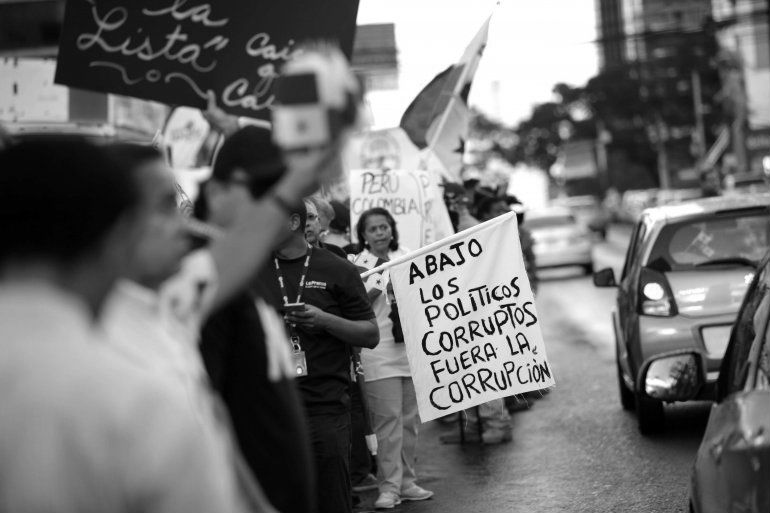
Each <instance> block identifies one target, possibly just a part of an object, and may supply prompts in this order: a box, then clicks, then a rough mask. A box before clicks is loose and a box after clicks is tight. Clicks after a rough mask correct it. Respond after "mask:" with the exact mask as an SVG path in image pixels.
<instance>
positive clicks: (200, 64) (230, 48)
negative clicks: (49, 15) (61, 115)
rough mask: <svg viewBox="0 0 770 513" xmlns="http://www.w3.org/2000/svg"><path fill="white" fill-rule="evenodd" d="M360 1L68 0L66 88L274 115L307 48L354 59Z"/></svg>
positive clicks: (62, 52) (63, 60) (63, 57)
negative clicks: (330, 46) (328, 45)
mask: <svg viewBox="0 0 770 513" xmlns="http://www.w3.org/2000/svg"><path fill="white" fill-rule="evenodd" d="M357 13H358V0H314V1H312V2H308V1H305V0H281V1H280V2H275V1H268V0H258V1H253V2H243V1H241V0H237V1H236V0H217V1H216V2H203V1H201V0H157V1H155V2H128V1H126V0H68V1H67V5H66V7H65V12H64V26H63V28H62V37H61V41H60V45H59V56H58V66H57V70H56V82H57V83H59V84H64V85H69V86H73V87H79V88H83V89H91V90H96V91H102V92H110V93H117V94H122V95H126V96H134V97H137V98H144V99H148V100H156V101H159V102H163V103H167V104H170V105H187V106H191V107H196V108H205V107H206V99H207V97H208V93H209V91H211V92H213V93H214V94H215V96H216V99H217V105H219V106H220V107H221V108H222V109H224V110H226V111H228V112H230V113H232V114H236V115H239V116H246V117H251V118H260V119H267V118H268V116H269V108H270V106H271V104H272V102H273V95H272V89H273V83H274V82H275V79H276V78H277V77H278V74H279V73H280V70H281V67H282V65H283V63H284V62H286V61H287V60H289V59H290V58H291V57H292V55H293V54H294V52H295V51H296V48H297V46H298V45H299V44H301V43H303V42H306V41H309V40H325V41H334V42H336V43H338V44H339V46H340V48H341V49H342V51H343V52H344V53H345V54H346V55H347V56H348V58H350V55H351V52H352V49H353V36H354V34H355V28H356V16H357Z"/></svg>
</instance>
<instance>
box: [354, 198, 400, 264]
mask: <svg viewBox="0 0 770 513" xmlns="http://www.w3.org/2000/svg"><path fill="white" fill-rule="evenodd" d="M370 216H385V219H387V220H388V224H389V225H390V232H391V234H392V235H393V239H392V240H391V241H390V245H389V246H388V248H390V250H391V251H395V250H397V249H398V229H397V228H396V220H395V219H394V218H393V215H391V213H390V212H389V211H388V210H387V209H384V208H382V207H374V208H370V209H369V210H365V211H364V212H363V213H362V214H361V217H359V218H358V222H357V223H356V236H357V237H358V252H359V253H360V252H362V251H363V250H364V248H365V247H366V243H365V241H364V231H365V230H366V219H367V218H368V217H370Z"/></svg>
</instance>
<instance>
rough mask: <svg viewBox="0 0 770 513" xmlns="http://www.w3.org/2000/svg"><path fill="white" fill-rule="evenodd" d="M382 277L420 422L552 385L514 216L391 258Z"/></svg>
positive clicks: (496, 220) (552, 380) (501, 218)
mask: <svg viewBox="0 0 770 513" xmlns="http://www.w3.org/2000/svg"><path fill="white" fill-rule="evenodd" d="M390 280H391V282H392V285H393V290H394V292H395V295H396V303H397V305H398V310H399V313H400V316H401V323H402V327H403V331H404V339H405V343H406V351H407V356H408V358H409V367H410V369H411V374H412V379H413V380H414V388H415V391H416V393H417V405H418V408H419V412H420V418H421V419H422V421H423V422H427V421H429V420H432V419H435V418H438V417H442V416H444V415H447V414H450V413H453V412H456V411H460V410H463V409H466V408H469V407H472V406H477V405H479V404H482V403H485V402H487V401H490V400H492V399H496V398H501V397H506V396H510V395H514V394H521V393H524V392H529V391H533V390H539V389H543V388H547V387H550V386H553V385H554V383H555V381H554V376H553V370H552V368H551V366H550V364H549V363H548V359H547V357H546V353H545V345H544V343H543V336H542V333H541V330H540V324H539V322H540V321H539V317H538V313H537V309H536V307H535V299H534V296H533V294H532V290H531V288H530V285H529V281H528V279H527V273H526V271H525V269H524V259H523V257H522V253H521V244H520V243H519V236H518V229H517V223H516V215H515V214H514V213H510V214H505V215H503V216H500V217H497V218H495V219H493V220H491V221H488V222H486V223H483V224H481V225H478V226H475V227H473V228H470V229H468V230H465V231H463V232H460V233H458V234H456V235H454V236H452V237H449V238H447V239H445V240H443V241H440V242H438V243H436V244H433V245H431V246H428V247H426V248H423V249H422V250H420V251H416V252H413V253H410V254H409V255H406V256H405V257H403V259H399V260H397V261H394V262H393V263H392V267H391V268H390Z"/></svg>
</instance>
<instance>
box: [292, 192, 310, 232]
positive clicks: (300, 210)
mask: <svg viewBox="0 0 770 513" xmlns="http://www.w3.org/2000/svg"><path fill="white" fill-rule="evenodd" d="M306 201H310V200H309V199H308V200H306ZM293 215H298V216H299V229H300V230H302V233H305V223H307V207H306V206H305V202H304V201H300V202H299V204H298V205H296V206H295V207H294V208H292V209H291V214H289V217H291V216H293Z"/></svg>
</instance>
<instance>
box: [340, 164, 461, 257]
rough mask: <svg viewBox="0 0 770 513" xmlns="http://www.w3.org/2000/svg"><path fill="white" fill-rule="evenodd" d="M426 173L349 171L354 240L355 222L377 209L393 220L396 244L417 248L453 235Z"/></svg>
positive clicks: (431, 177) (430, 175)
mask: <svg viewBox="0 0 770 513" xmlns="http://www.w3.org/2000/svg"><path fill="white" fill-rule="evenodd" d="M434 177H435V175H434V174H433V173H431V172H429V171H417V170H410V171H405V170H403V169H393V170H373V169H368V170H366V169H354V170H352V171H351V172H350V175H349V177H348V182H349V185H350V226H351V230H350V232H351V238H352V240H353V242H357V241H358V237H357V235H356V223H358V219H359V217H361V214H362V213H364V212H365V211H367V210H369V209H370V208H374V207H381V208H384V209H386V210H387V211H388V212H390V213H391V215H392V216H393V218H394V219H395V220H396V228H397V230H398V242H399V245H400V246H403V247H404V248H407V249H410V250H411V249H418V248H421V247H423V246H425V245H427V244H430V243H432V242H435V241H437V240H440V239H443V238H444V237H448V236H449V235H451V234H453V233H454V230H453V229H452V222H451V221H450V219H449V214H448V213H447V211H446V207H445V206H444V203H443V200H442V193H441V190H440V188H439V186H438V184H437V183H436V181H435V178H434Z"/></svg>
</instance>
